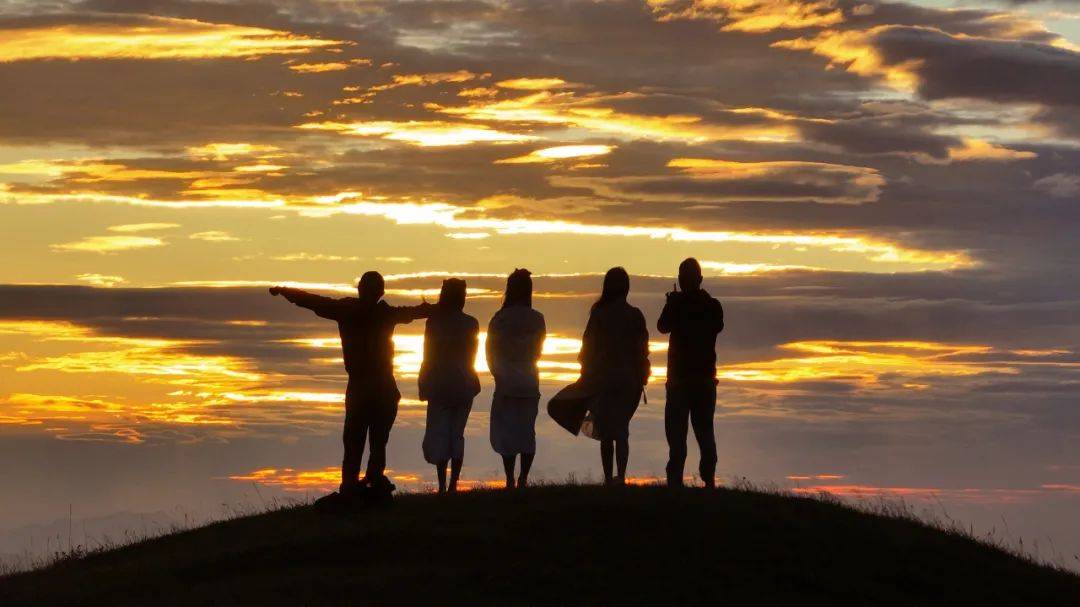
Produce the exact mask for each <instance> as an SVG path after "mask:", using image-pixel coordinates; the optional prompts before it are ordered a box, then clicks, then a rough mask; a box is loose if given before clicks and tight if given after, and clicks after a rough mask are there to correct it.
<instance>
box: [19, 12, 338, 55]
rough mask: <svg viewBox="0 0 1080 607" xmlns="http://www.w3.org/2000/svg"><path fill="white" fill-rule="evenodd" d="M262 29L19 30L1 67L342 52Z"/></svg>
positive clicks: (169, 24) (158, 23)
mask: <svg viewBox="0 0 1080 607" xmlns="http://www.w3.org/2000/svg"><path fill="white" fill-rule="evenodd" d="M341 44H343V43H342V42H340V41H336V40H320V39H316V38H309V37H307V36H300V35H296V34H292V33H289V32H283V31H278V30H270V29H264V28H259V27H243V26H238V25H227V24H218V23H206V22H203V21H197V20H194V19H174V18H168V17H150V16H146V17H140V18H139V20H138V22H137V23H96V24H78V23H74V24H64V25H50V26H39V27H23V28H14V29H8V30H5V31H3V33H2V34H0V63H4V62H11V61H26V60H32V59H71V60H77V59H207V58H218V57H259V56H264V55H278V54H296V53H307V52H310V51H311V50H313V49H319V48H326V47H331V46H338V45H341Z"/></svg>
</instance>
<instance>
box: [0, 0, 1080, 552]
mask: <svg viewBox="0 0 1080 607" xmlns="http://www.w3.org/2000/svg"><path fill="white" fill-rule="evenodd" d="M1078 228H1080V2H1076V1H1074V0H1059V1H1056V2H1054V1H1047V2H1023V1H1001V2H982V3H971V4H961V3H958V2H953V1H951V0H947V1H934V0H923V1H918V0H910V1H908V2H896V3H887V2H875V1H847V0H808V1H803V2H796V1H794V0H544V1H539V0H536V1H527V0H489V1H485V0H460V1H453V0H446V1H442V0H439V1H435V0H431V1H427V0H410V1H397V2H395V1H390V0H370V1H367V0H358V1H345V0H271V1H258V2H256V1H248V0H240V1H228V0H219V1H205V0H204V1H187V0H138V1H137V0H85V1H82V2H74V1H66V0H43V1H39V0H35V1H29V0H7V1H0V261H2V262H3V263H0V478H3V479H4V481H5V482H4V483H3V487H2V488H0V556H2V554H3V553H8V554H11V553H17V552H19V551H20V550H21V549H22V548H23V545H24V544H25V542H27V541H28V538H39V539H34V541H35V542H39V541H40V537H42V536H43V535H47V534H48V533H51V531H50V530H51V529H53V527H50V526H49V525H50V524H51V523H52V522H53V521H55V520H57V519H64V520H65V523H66V518H67V516H68V511H69V506H70V507H71V508H72V511H73V512H74V516H75V517H80V519H85V521H86V524H87V525H88V528H89V529H91V530H93V529H99V528H100V529H105V528H107V527H108V525H114V526H120V527H122V526H123V525H125V524H130V522H131V521H138V520H139V517H140V516H141V517H143V520H145V517H147V516H151V517H154V520H158V519H161V518H168V517H170V516H171V517H175V516H177V513H190V514H192V515H193V516H196V517H207V516H214V515H220V514H221V513H222V512H221V509H222V504H223V503H237V502H243V501H245V500H255V501H256V503H259V502H260V501H261V500H264V499H268V498H269V497H270V496H286V497H287V496H294V497H303V496H304V495H317V494H319V493H320V492H321V491H323V490H326V489H329V488H332V487H333V486H335V485H336V480H335V476H336V473H335V471H334V470H335V468H336V466H337V465H338V464H339V462H340V455H341V454H340V450H341V447H340V438H339V436H340V427H341V420H342V402H343V396H342V392H343V389H344V379H345V376H344V370H343V368H342V365H341V359H340V350H339V345H338V342H337V338H336V329H335V327H334V326H333V324H332V323H329V322H327V321H323V320H321V319H318V318H316V317H314V316H313V315H311V314H309V313H306V312H305V311H303V310H299V309H297V308H295V307H292V306H290V305H288V304H287V303H286V302H284V301H282V300H281V299H272V298H270V297H269V296H267V295H266V289H265V287H266V286H269V285H272V284H288V285H292V286H299V287H302V288H309V289H312V290H319V291H321V292H325V293H327V294H337V295H339V296H345V295H348V294H350V293H353V292H354V287H353V285H354V284H355V280H356V277H357V276H359V275H360V274H361V273H362V272H363V271H364V270H367V269H377V270H379V271H381V272H382V273H383V274H384V275H385V276H386V278H387V299H388V300H389V301H390V302H391V303H400V304H411V303H416V302H418V301H420V297H421V296H427V297H428V298H433V297H434V296H435V295H436V294H437V292H438V287H439V284H440V282H441V280H442V279H443V278H445V277H446V276H447V275H450V274H453V275H456V276H461V277H463V278H465V279H466V281H467V282H468V285H469V292H470V299H469V302H468V304H467V307H466V311H467V312H469V313H471V314H473V315H474V316H476V317H477V318H478V319H479V320H480V323H481V327H485V326H486V324H487V322H488V320H489V319H490V317H491V314H492V313H493V312H494V310H495V309H497V307H498V305H499V302H500V297H501V290H502V287H503V284H504V281H505V276H506V274H507V273H509V272H510V271H512V270H513V269H514V268H516V267H526V268H528V269H530V270H531V271H532V272H533V273H534V276H535V282H536V290H537V296H536V299H535V302H534V303H535V306H536V307H537V308H538V309H539V310H540V311H541V312H543V313H544V314H545V316H546V317H547V326H548V330H549V337H548V341H547V345H546V347H545V354H544V358H543V360H542V362H541V372H542V378H543V390H544V393H545V397H546V396H550V394H551V393H553V392H554V391H555V390H557V389H558V388H559V387H560V386H562V385H565V384H566V383H568V382H570V381H573V379H574V378H575V377H576V373H577V364H576V354H577V351H578V348H579V347H580V336H581V331H582V329H583V327H584V322H585V319H586V316H587V313H588V306H589V304H590V303H591V301H592V300H593V299H595V297H596V294H597V292H598V290H599V285H600V279H601V276H602V274H603V272H604V271H605V270H606V269H607V268H609V267H611V266H614V265H623V266H625V267H626V268H627V270H628V271H629V272H630V274H631V275H632V277H633V278H632V281H631V285H632V293H631V300H632V303H634V304H635V305H637V306H639V307H640V308H641V309H642V311H643V312H644V313H645V316H646V318H647V319H648V321H649V324H650V327H654V326H655V319H656V317H657V315H658V314H659V311H660V307H661V305H662V303H663V294H664V292H665V291H667V290H669V289H670V288H671V283H672V281H673V275H674V273H675V271H676V267H677V265H678V263H679V261H681V260H682V259H683V258H685V257H687V256H691V255H692V256H695V257H697V258H698V259H700V260H701V263H702V266H703V267H704V269H705V274H706V288H707V289H708V290H709V291H710V292H711V293H712V294H713V295H715V296H716V297H718V298H719V299H720V300H721V301H722V302H723V304H724V306H725V310H726V314H727V323H728V327H727V330H726V331H725V332H724V333H723V334H722V335H721V336H720V340H719V342H718V347H717V351H718V360H719V364H720V370H719V375H720V385H719V390H718V394H719V398H718V410H717V423H716V427H717V429H716V433H717V438H718V445H719V450H720V463H719V467H718V474H719V475H720V476H721V477H723V480H724V482H725V483H728V484H730V483H731V482H733V481H734V480H735V479H739V478H743V477H745V478H747V479H749V480H751V481H754V482H758V483H764V484H771V485H773V486H777V487H785V488H794V489H796V490H798V491H803V492H811V493H812V492H817V491H819V490H827V491H830V492H833V493H835V494H838V495H842V496H846V497H851V498H852V499H860V498H867V497H871V498H873V497H876V496H879V495H882V494H886V495H892V496H903V497H904V498H905V499H907V500H909V501H910V502H912V503H914V504H916V505H917V506H918V507H920V508H921V507H924V506H925V507H927V508H929V509H931V510H935V511H936V512H938V513H939V514H940V513H941V512H942V511H943V510H944V511H945V512H946V513H947V515H948V516H951V517H954V518H958V519H960V520H962V521H964V522H971V523H973V524H975V525H976V528H977V529H978V530H981V531H983V532H986V531H989V530H990V529H991V528H995V529H996V532H997V533H998V534H999V535H1000V534H1001V521H1002V519H1003V518H1004V519H1005V520H1007V522H1008V527H1009V531H1008V533H1009V534H1011V535H1012V536H1013V537H1016V536H1023V537H1024V540H1025V542H1026V543H1027V542H1029V540H1032V539H1034V540H1040V541H1042V542H1043V552H1042V556H1052V555H1053V554H1055V553H1056V554H1058V555H1060V556H1061V557H1062V560H1063V561H1064V562H1065V563H1067V564H1070V566H1073V567H1078V568H1080V558H1076V557H1074V555H1077V554H1080V525H1077V521H1076V516H1075V515H1076V512H1077V511H1078V509H1080V409H1078V407H1080V399H1078V395H1080V280H1078V273H1077V270H1076V268H1077V265H1078V263H1080V248H1078V247H1077V245H1076V237H1077V234H1078ZM422 333H423V323H422V322H417V323H413V324H411V325H406V326H403V327H400V328H399V330H398V335H397V338H396V345H397V348H398V354H397V359H396V366H397V370H398V374H399V383H400V386H401V389H402V393H403V395H404V400H403V403H402V409H401V413H400V415H399V418H398V423H397V425H396V426H395V430H394V432H393V434H392V436H391V442H390V452H389V464H390V467H391V468H393V470H394V475H395V477H396V478H397V481H398V484H399V486H400V487H401V488H403V489H422V488H425V487H427V486H429V484H430V483H431V482H433V480H434V479H433V474H432V470H430V469H429V467H428V466H427V465H426V464H424V462H423V458H422V455H421V452H420V437H421V435H422V432H423V423H424V404H423V403H421V402H419V401H417V400H416V399H415V397H416V385H415V376H416V371H417V369H418V367H419V363H420V353H421V351H422ZM650 339H651V340H652V341H653V344H652V350H653V369H654V377H653V378H652V383H651V385H650V388H649V392H648V393H649V404H648V405H643V406H642V408H641V409H640V410H639V413H638V415H637V417H636V418H635V420H634V423H633V424H632V426H631V461H630V470H631V473H632V474H633V475H635V476H637V477H641V478H648V477H653V476H657V475H662V474H663V469H664V462H665V461H666V445H665V442H664V435H663V428H662V426H663V381H664V377H663V376H664V367H665V350H666V339H664V336H661V335H659V334H658V333H657V332H656V331H655V330H653V331H651V337H650ZM481 351H483V349H482V348H481ZM478 363H479V364H478V369H480V370H481V371H482V373H481V378H482V381H483V382H484V384H485V389H484V391H483V392H482V393H481V395H480V396H479V397H478V398H477V401H476V406H475V407H474V409H473V413H472V416H471V418H470V421H469V426H468V430H467V454H466V460H465V472H464V477H465V478H467V479H469V480H470V481H471V482H474V483H475V482H482V481H486V480H490V479H493V478H497V477H498V476H499V466H500V462H499V461H498V458H497V456H496V455H495V454H494V453H493V452H492V451H491V448H490V446H489V444H488V438H487V432H488V426H487V415H488V410H489V407H490V398H491V385H490V376H489V375H487V374H486V365H485V364H484V361H483V360H480V361H478ZM545 402H546V398H545ZM537 431H538V435H539V452H538V455H537V459H536V467H535V470H536V474H537V475H538V476H539V477H540V478H542V479H549V480H561V479H565V478H566V477H567V476H568V475H570V474H574V475H575V476H576V477H577V478H579V479H589V478H593V479H595V478H599V476H600V472H599V461H598V460H599V458H598V456H597V453H596V451H597V450H598V449H596V443H594V442H592V441H589V440H587V439H584V438H577V439H575V438H574V437H571V436H570V435H568V434H566V433H565V432H564V431H563V430H561V429H559V428H558V427H557V426H556V425H555V424H554V423H553V422H552V421H551V420H550V419H548V418H547V416H546V415H543V414H542V415H541V417H540V419H539V421H538V426H537ZM696 457H697V454H696V450H694V449H692V450H691V456H690V465H689V466H688V469H693V468H694V467H695V465H696V464H695V462H696ZM180 516H181V518H182V516H183V515H182V514H181V515H180ZM645 524H647V522H645ZM34 525H38V526H37V527H34ZM40 525H44V526H40ZM95 525H97V526H96V527H95ZM65 528H66V525H65ZM108 528H110V529H111V528H112V527H108ZM87 533H88V534H89V533H90V532H89V531H88V532H87ZM35 534H36V535H35ZM1048 538H1049V539H1050V540H1052V542H1053V546H1054V548H1053V550H1052V551H1051V549H1049V548H1046V545H1047V544H1046V541H1047V539H1048Z"/></svg>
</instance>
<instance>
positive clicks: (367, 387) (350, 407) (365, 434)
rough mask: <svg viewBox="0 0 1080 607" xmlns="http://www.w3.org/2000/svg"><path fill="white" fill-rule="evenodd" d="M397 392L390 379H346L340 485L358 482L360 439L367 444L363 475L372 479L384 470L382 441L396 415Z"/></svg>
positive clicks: (384, 444) (384, 441)
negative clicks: (368, 449)
mask: <svg viewBox="0 0 1080 607" xmlns="http://www.w3.org/2000/svg"><path fill="white" fill-rule="evenodd" d="M400 400H401V393H400V392H398V389H397V386H396V385H395V384H394V382H393V380H390V381H389V382H387V381H385V380H382V381H354V380H351V379H350V380H349V387H348V388H346V390H345V430H344V432H342V436H341V440H342V443H343V444H344V446H345V456H344V457H343V458H342V461H341V486H342V488H343V489H344V488H348V487H350V486H354V485H356V484H357V483H358V482H359V479H358V477H359V476H360V464H361V462H362V461H363V459H364V443H365V442H368V443H369V444H370V445H371V454H370V455H369V456H368V465H367V473H366V474H365V478H366V479H367V480H368V481H370V482H376V481H378V480H379V479H381V478H382V477H383V473H384V471H385V470H386V443H387V442H388V441H389V440H390V428H391V427H393V425H394V419H395V418H396V417H397V409H398V401H400Z"/></svg>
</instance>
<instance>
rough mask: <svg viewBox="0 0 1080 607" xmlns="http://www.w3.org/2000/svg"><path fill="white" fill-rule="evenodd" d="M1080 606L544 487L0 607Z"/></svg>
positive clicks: (676, 508) (217, 533)
mask: <svg viewBox="0 0 1080 607" xmlns="http://www.w3.org/2000/svg"><path fill="white" fill-rule="evenodd" d="M420 602H425V603H428V604H432V605H434V604H466V603H468V604H499V605H536V604H613V603H616V602H621V603H624V604H632V605H638V604H651V605H668V604H687V603H690V604H704V603H710V604H720V603H726V604H777V603H781V602H782V603H790V604H793V603H795V602H798V603H799V604H806V603H809V604H822V603H828V604H837V603H844V604H858V605H867V604H906V605H928V604H950V605H957V604H994V605H997V604H1007V605H1080V577H1078V576H1075V575H1072V574H1067V573H1063V572H1061V571H1056V570H1053V569H1051V568H1047V567H1043V566H1039V565H1035V564H1033V563H1031V562H1028V561H1026V560H1023V559H1020V558H1017V557H1015V556H1013V555H1011V554H1008V553H1006V552H1003V551H1001V550H998V549H996V548H993V547H990V546H987V545H985V544H981V543H978V542H975V541H973V540H971V539H968V538H966V537H963V536H962V535H961V534H957V533H946V532H943V531H941V530H938V529H934V528H931V527H929V526H926V525H923V524H921V523H918V522H916V521H912V520H905V519H903V518H896V517H886V516H879V515H871V514H866V513H863V512H858V511H856V510H852V509H850V508H847V507H844V506H841V505H838V504H834V503H827V502H822V501H819V500H815V499H806V498H794V497H790V496H784V495H773V494H767V493H758V492H752V491H742V490H728V489H720V490H716V491H705V490H688V491H683V492H677V493H676V492H671V491H668V490H666V489H665V488H662V487H636V488H625V489H609V490H605V489H603V488H600V487H589V486H552V487H541V488H534V489H529V490H526V491H518V492H504V491H477V492H471V493H465V494H461V495H457V496H450V497H444V496H437V495H405V496H401V497H399V498H398V499H397V501H396V502H395V503H394V504H393V505H390V506H385V507H377V508H372V509H367V510H363V511H359V512H355V513H350V514H348V515H330V514H326V513H320V512H316V511H315V510H314V509H313V508H311V507H297V508H288V509H284V510H279V511H275V512H270V513H267V514H262V515H258V516H251V517H246V518H241V519H237V520H232V521H228V522H223V523H218V524H214V525H209V526H207V527H202V528H199V529H195V530H192V531H187V532H183V533H177V534H174V535H170V536H166V537H162V538H159V539H154V540H149V541H145V542H142V543H139V544H135V545H132V546H127V547H124V548H120V549H117V550H112V551H109V552H104V553H100V554H95V555H91V556H89V557H86V558H83V559H72V560H67V561H64V562H61V563H57V564H55V565H53V566H51V567H49V568H46V569H42V570H38V571H34V572H30V573H24V574H19V575H15V576H10V577H7V578H3V579H0V605H5V606H9V607H14V606H16V605H35V606H43V605H78V604H86V605H108V604H125V605H127V604H130V605H145V604H154V605H174V604H175V605H210V604H259V605H309V604H340V603H347V604H379V605H385V604H392V603H398V604H415V603H420Z"/></svg>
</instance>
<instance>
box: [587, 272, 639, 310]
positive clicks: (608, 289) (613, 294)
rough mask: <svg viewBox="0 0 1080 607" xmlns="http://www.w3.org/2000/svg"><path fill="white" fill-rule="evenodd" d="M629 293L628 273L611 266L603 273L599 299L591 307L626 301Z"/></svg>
mask: <svg viewBox="0 0 1080 607" xmlns="http://www.w3.org/2000/svg"><path fill="white" fill-rule="evenodd" d="M629 294H630V275H629V274H627V273H626V270H624V269H622V268H621V267H617V268H611V269H610V270H608V271H607V274H604V288H603V289H602V290H601V291H600V299H598V300H596V303H594V304H593V309H594V310H595V309H596V308H597V307H599V306H601V305H603V304H606V303H610V302H616V301H626V296H627V295H629Z"/></svg>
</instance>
